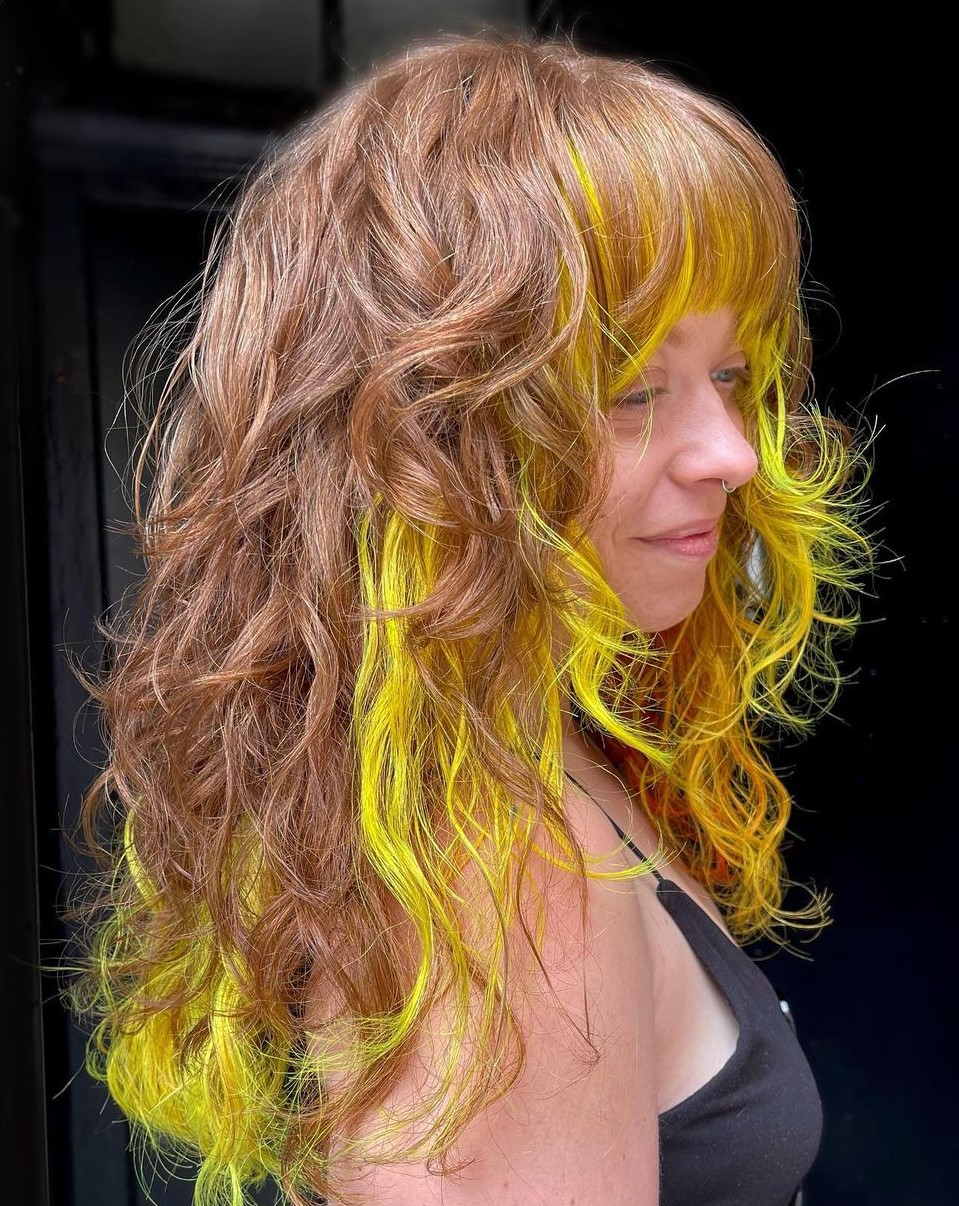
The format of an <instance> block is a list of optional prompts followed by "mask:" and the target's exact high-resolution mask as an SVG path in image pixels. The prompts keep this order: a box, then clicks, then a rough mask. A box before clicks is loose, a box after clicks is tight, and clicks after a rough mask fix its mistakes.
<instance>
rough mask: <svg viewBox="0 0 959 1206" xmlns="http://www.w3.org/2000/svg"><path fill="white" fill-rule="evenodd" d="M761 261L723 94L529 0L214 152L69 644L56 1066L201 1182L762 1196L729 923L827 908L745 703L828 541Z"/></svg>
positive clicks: (807, 633) (811, 674)
mask: <svg viewBox="0 0 959 1206" xmlns="http://www.w3.org/2000/svg"><path fill="white" fill-rule="evenodd" d="M800 271H801V247H800V238H799V222H798V216H797V208H796V204H795V201H794V199H793V197H792V195H791V194H790V190H789V187H788V185H787V183H786V181H785V179H784V176H783V173H782V171H781V169H780V167H779V166H778V165H777V163H776V161H775V159H774V157H773V156H772V155H771V153H770V152H769V151H768V150H767V149H766V148H765V147H764V145H763V144H762V142H761V141H760V140H759V138H758V137H757V136H756V135H755V134H754V133H753V132H752V131H751V130H750V129H749V128H748V127H747V126H746V125H745V124H744V123H743V122H742V121H741V120H740V119H739V118H737V117H736V116H735V115H733V114H732V113H731V112H729V111H728V110H727V109H726V108H725V107H723V106H722V105H721V104H719V103H718V102H716V101H714V100H712V99H709V98H706V97H704V96H702V95H699V94H698V93H696V92H695V91H693V90H691V89H690V88H689V87H687V86H685V85H684V84H681V83H679V82H678V81H676V80H675V79H672V78H670V77H669V76H667V75H666V74H664V73H662V72H660V71H658V70H656V69H654V68H652V67H649V66H641V65H637V64H633V63H628V62H624V61H619V60H615V59H611V58H605V57H601V56H595V55H590V54H585V53H581V52H578V51H577V50H575V49H574V48H573V47H571V46H570V45H568V44H565V43H548V42H539V43H538V42H534V41H523V40H511V39H508V38H465V39H446V40H441V41H438V42H435V43H432V44H428V45H423V46H421V47H418V48H415V49H413V50H412V51H410V52H409V53H407V54H404V55H402V56H398V57H396V58H395V59H393V60H390V61H388V62H386V63H384V64H383V65H382V66H381V67H380V68H379V69H377V70H376V71H375V72H373V73H372V74H371V75H370V76H369V77H368V78H367V79H365V80H362V81H360V82H359V83H358V84H357V85H356V86H354V87H353V88H352V89H351V90H349V91H348V92H346V93H344V94H343V95H342V96H341V97H339V98H338V99H337V100H336V101H335V103H333V104H332V105H330V106H329V107H327V108H326V109H325V110H323V111H322V112H321V113H319V114H318V115H317V116H316V117H315V118H314V119H312V120H311V121H309V122H307V123H306V124H305V125H304V126H303V127H302V128H300V129H298V130H297V131H295V132H294V133H293V135H292V136H291V137H290V138H289V139H288V140H287V142H286V144H285V145H284V146H283V147H282V148H280V150H279V151H278V152H277V153H276V154H275V155H274V156H273V157H272V159H271V160H270V162H268V163H267V164H265V165H264V166H263V168H262V169H261V170H260V172H259V173H258V174H257V175H256V176H255V177H254V178H253V179H252V180H251V182H250V183H249V185H248V187H247V188H246V190H245V191H244V194H243V196H242V197H241V199H240V201H239V203H238V205H237V207H236V209H235V211H234V213H233V214H232V215H231V218H230V220H229V222H228V224H227V225H226V226H225V227H224V228H223V230H222V231H221V237H220V239H219V240H218V242H217V245H216V247H215V250H214V252H213V254H212V256H211V262H210V266H209V270H208V273H207V276H206V279H205V283H204V289H203V294H202V300H201V303H200V306H199V309H198V313H197V315H196V322H195V326H194V327H193V328H192V331H191V335H190V339H189V343H188V346H187V347H186V349H185V351H183V352H182V354H181V355H180V357H179V359H178V361H177V364H176V367H175V369H174V370H173V372H172V373H171V375H170V377H169V380H168V382H167V386H166V389H165V390H164V392H163V397H162V399H161V405H160V408H159V412H158V417H157V421H156V425H155V427H154V431H153V435H154V436H155V437H156V439H155V444H156V448H157V457H156V465H155V477H154V480H153V482H152V486H151V492H150V503H149V508H148V510H147V511H146V513H145V515H143V516H142V517H140V518H139V520H138V522H139V529H140V532H141V538H142V547H143V552H144V555H145V557H146V560H147V573H146V576H145V579H144V581H143V584H142V586H141V588H140V590H139V593H138V595H137V597H136V599H135V600H134V601H133V604H132V606H131V607H130V608H128V610H127V614H126V617H125V619H124V622H123V626H122V630H121V631H118V632H116V633H115V634H114V636H115V654H114V658H113V661H112V664H111V667H110V670H109V672H108V673H107V674H106V676H105V677H104V679H103V681H102V682H100V683H99V684H95V685H92V686H91V690H92V691H93V693H94V695H95V696H96V698H97V699H98V700H99V702H100V704H101V706H102V709H103V715H104V720H105V724H106V730H107V733H108V736H109V759H108V762H107V765H106V768H105V770H104V772H103V774H102V775H101V777H100V778H99V779H98V781H97V782H96V783H95V784H94V786H93V788H92V789H91V792H90V794H89V797H88V801H87V820H88V825H89V831H90V834H91V835H93V834H94V833H96V832H102V826H103V824H104V820H105V818H107V817H109V818H110V819H112V820H113V821H115V822H116V825H117V833H118V835H119V836H118V840H117V843H116V844H115V852H114V854H113V856H112V857H111V859H110V861H109V871H110V876H109V882H108V887H107V889H106V890H105V893H104V896H103V899H102V901H101V907H102V909H103V910H104V912H103V914H102V915H100V914H98V915H97V917H96V920H95V924H94V928H93V937H92V939H91V958H90V973H89V976H88V977H87V979H86V981H85V983H84V986H83V990H82V991H81V992H80V993H79V999H78V1004H79V1005H80V1007H82V1008H84V1009H86V1010H89V1011H90V1012H91V1013H92V1014H93V1016H94V1017H95V1018H96V1019H97V1023H96V1028H95V1030H94V1035H93V1042H92V1044H91V1052H92V1058H91V1067H92V1069H93V1071H94V1073H95V1074H96V1075H98V1076H101V1077H103V1078H104V1079H105V1080H106V1083H107V1084H108V1085H109V1088H110V1090H111V1092H112V1093H113V1095H114V1096H115V1098H116V1100H117V1101H118V1102H119V1104H120V1105H121V1107H122V1108H123V1110H124V1111H125V1112H126V1113H127V1115H128V1116H129V1117H130V1119H131V1120H132V1122H133V1123H134V1124H135V1127H136V1130H137V1133H138V1134H139V1135H140V1136H142V1137H144V1138H145V1139H146V1140H149V1141H151V1142H155V1143H156V1144H157V1145H158V1146H160V1147H161V1148H162V1149H164V1150H168V1149H169V1148H170V1147H171V1146H172V1147H174V1148H182V1149H184V1150H185V1151H186V1152H188V1153H199V1159H200V1173H199V1177H198V1180H197V1189H196V1201H197V1202H198V1203H202V1204H203V1206H209V1204H212V1203H214V1202H216V1203H220V1202H224V1203H230V1206H239V1203H240V1202H241V1201H242V1200H243V1192H244V1187H245V1186H247V1185H249V1184H253V1183H256V1182H257V1181H258V1180H260V1179H262V1178H263V1177H264V1176H266V1175H271V1176H273V1177H274V1178H275V1179H276V1180H277V1182H278V1183H279V1184H281V1185H282V1186H283V1188H284V1190H285V1192H286V1194H287V1196H288V1199H289V1200H290V1201H291V1202H294V1203H306V1202H312V1201H315V1200H317V1198H320V1197H322V1198H327V1199H329V1200H330V1201H331V1202H336V1203H340V1202H356V1203H367V1202H369V1203H377V1206H383V1204H393V1203H396V1204H400V1203H402V1204H403V1206H421V1204H423V1206H425V1204H427V1203H438V1202H443V1203H447V1204H450V1206H458V1204H462V1206H472V1204H474V1203H486V1202H493V1201H495V1202H497V1203H500V1204H507V1203H523V1204H527V1203H539V1202H551V1203H554V1202H559V1201H562V1202H574V1201H575V1202H579V1203H597V1202H603V1203H604V1204H605V1206H626V1204H627V1203H628V1204H630V1206H652V1204H654V1203H661V1204H662V1206H668V1204H670V1203H678V1202H679V1203H685V1204H689V1203H697V1204H708V1203H716V1204H719V1203H724V1204H732V1203H736V1204H739V1203H741V1204H742V1206H747V1204H748V1206H767V1204H768V1206H781V1204H784V1203H786V1202H787V1201H790V1200H791V1199H792V1198H793V1197H794V1195H795V1193H796V1190H797V1186H798V1185H799V1183H800V1181H801V1179H802V1177H803V1175H804V1174H805V1172H806V1171H807V1169H808V1168H809V1166H810V1164H811V1163H812V1160H813V1159H814V1156H815V1153H816V1149H817V1145H818V1142H819V1133H820V1125H821V1117H820V1106H819V1099H818V1095H817V1093H816V1088H815V1084H814V1082H813V1079H812V1076H811V1073H810V1070H809V1067H808V1064H807V1063H806V1061H805V1059H804V1057H803V1055H802V1053H801V1051H800V1049H799V1047H798V1045H797V1043H796V1040H795V1036H794V1035H793V1033H792V1031H791V1029H790V1027H789V1025H788V1023H787V1021H786V1020H785V1018H784V1016H783V1013H782V1010H781V1008H780V1003H779V1002H778V1000H777V999H776V996H775V993H774V992H773V991H772V989H771V987H770V985H769V984H768V982H767V981H766V979H765V977H764V976H763V975H762V974H761V973H760V972H759V970H758V969H757V968H756V967H755V966H754V965H753V964H752V963H751V962H750V960H749V959H748V958H747V956H746V954H745V953H744V952H743V951H742V950H740V949H738V947H737V945H736V942H737V941H740V942H741V941H743V940H747V939H750V938H753V937H755V936H757V935H760V934H766V935H773V936H778V937H780V938H781V939H782V940H784V941H785V937H784V936H785V935H786V934H788V932H789V929H790V927H796V926H799V927H816V926H819V925H821V924H822V923H823V921H824V904H823V901H822V899H821V898H819V897H818V896H816V895H812V896H810V897H809V898H808V899H807V900H806V901H805V902H800V903H799V904H798V905H796V906H795V907H792V908H789V909H787V908H786V907H785V905H784V895H785V890H786V887H787V886H788V880H787V878H786V873H785V869H784V865H783V862H782V858H781V854H780V848H781V845H782V841H783V837H784V834H785V831H786V824H787V821H788V818H789V808H790V800H789V796H788V794H787V791H786V789H785V787H784V785H783V783H782V782H781V781H780V779H779V778H778V777H777V775H776V773H775V771H774V769H773V766H772V765H771V762H770V758H769V752H768V750H769V742H770V741H771V740H772V739H773V738H774V737H775V736H776V735H777V733H778V732H779V731H780V730H781V728H782V727H783V726H786V727H787V728H802V727H803V726H805V725H807V724H808V721H809V720H810V718H811V717H812V716H813V715H815V714H816V712H817V711H818V710H821V709H822V708H823V707H825V706H828V705H829V704H830V703H831V702H832V700H833V698H834V696H835V692H836V690H837V687H838V685H839V682H840V673H839V669H838V666H837V663H836V660H835V656H834V648H835V642H836V640H837V639H838V638H845V637H846V636H848V635H849V633H850V632H851V631H852V629H853V626H854V619H855V617H854V613H853V610H852V606H851V597H852V594H853V593H854V591H855V589H856V578H857V575H858V573H859V571H860V570H861V569H862V568H863V567H864V566H865V565H866V564H867V563H868V560H869V544H868V541H867V539H866V537H865V536H864V535H863V534H862V529H861V526H860V518H861V513H862V506H863V503H862V476H863V475H862V474H861V473H858V472H857V471H858V469H859V468H860V466H861V463H862V458H861V453H860V451H859V450H858V449H857V447H856V445H855V443H854V442H853V440H852V437H851V433H849V432H847V431H845V430H844V429H843V428H842V427H841V426H840V425H839V424H838V423H836V422H834V421H833V420H831V419H829V418H828V417H826V416H824V415H823V414H821V413H820V411H819V410H818V409H817V407H816V406H815V404H814V403H813V401H812V399H811V396H810V386H809V378H808V373H807V353H808V340H807V336H806V332H805V328H804V324H803V318H802V306H801V296H800V291H799V279H800ZM140 477H141V482H142V481H143V480H145V471H142V466H141V475H140Z"/></svg>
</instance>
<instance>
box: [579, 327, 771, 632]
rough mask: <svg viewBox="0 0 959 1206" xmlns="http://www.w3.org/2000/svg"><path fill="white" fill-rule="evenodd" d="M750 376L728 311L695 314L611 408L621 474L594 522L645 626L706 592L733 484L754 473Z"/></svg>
mask: <svg viewBox="0 0 959 1206" xmlns="http://www.w3.org/2000/svg"><path fill="white" fill-rule="evenodd" d="M747 374H748V367H747V365H746V360H745V356H744V355H743V352H742V349H741V348H740V347H739V345H738V343H737V341H736V320H735V315H734V314H733V313H732V311H731V310H729V309H721V310H715V311H711V312H710V313H708V314H688V315H686V317H685V318H683V319H681V320H680V321H679V322H678V323H677V324H676V325H675V326H674V327H673V328H672V330H671V331H670V333H669V335H667V337H666V339H665V340H664V341H663V343H662V344H661V345H660V347H659V348H658V349H657V350H656V352H655V353H654V355H653V356H652V357H651V359H650V363H649V366H648V368H647V370H646V372H645V373H644V374H643V380H642V382H638V383H637V385H636V388H635V389H634V390H629V391H627V393H626V394H624V395H623V397H622V398H621V399H620V401H619V403H618V404H617V405H616V406H615V407H614V409H613V411H612V412H611V418H612V423H613V430H614V433H615V447H614V450H613V476H612V481H611V483H610V488H609V491H608V493H607V495H606V499H605V502H604V505H603V508H602V511H601V514H600V517H599V519H597V520H596V522H595V523H594V524H593V526H592V528H591V529H590V536H591V537H592V539H593V542H594V544H595V545H596V549H597V551H598V553H599V555H600V557H601V558H602V561H603V565H604V566H605V569H606V576H607V579H608V581H609V583H610V585H611V586H612V587H613V589H614V590H615V591H616V593H617V594H618V595H619V597H620V598H621V599H622V601H623V603H624V604H625V606H626V608H627V610H628V612H629V613H630V615H631V617H632V619H633V620H634V622H635V623H636V625H637V627H638V628H640V629H642V630H643V631H646V632H657V631H662V630H663V629H665V628H669V627H672V625H674V624H678V623H679V622H680V621H681V620H684V619H685V618H686V617H687V616H688V615H689V614H690V612H692V611H693V609H694V608H695V607H696V605H697V604H698V603H699V602H700V600H701V599H702V596H703V591H704V589H705V583H706V567H707V565H708V562H709V559H710V556H711V554H712V551H714V544H715V540H714V539H713V542H712V545H711V544H710V538H709V536H708V532H709V530H710V529H715V528H716V526H717V525H718V524H719V523H721V519H722V513H723V510H724V508H725V506H726V497H727V496H726V492H725V490H724V489H723V482H725V483H726V485H727V488H731V489H735V488H737V487H739V486H741V485H743V484H744V483H745V482H747V481H749V479H750V478H751V477H752V476H753V474H754V473H755V472H756V469H757V465H758V463H757V459H756V453H755V451H754V449H753V448H752V446H751V445H750V443H749V441H748V440H747V439H746V437H745V435H744V424H743V417H742V414H741V412H740V410H739V406H738V404H737V398H736V390H737V387H738V386H739V385H740V384H741V382H742V380H743V379H744V378H745V376H746V375H747Z"/></svg>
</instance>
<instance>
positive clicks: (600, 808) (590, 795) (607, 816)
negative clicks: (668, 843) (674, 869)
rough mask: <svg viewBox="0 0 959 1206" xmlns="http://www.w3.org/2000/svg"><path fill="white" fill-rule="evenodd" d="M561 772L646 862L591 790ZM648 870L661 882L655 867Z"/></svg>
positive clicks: (641, 859)
mask: <svg viewBox="0 0 959 1206" xmlns="http://www.w3.org/2000/svg"><path fill="white" fill-rule="evenodd" d="M563 774H564V775H565V776H566V778H567V779H569V781H570V783H573V784H575V785H576V786H577V787H578V788H579V790H580V791H581V792H582V793H583V795H584V796H586V797H587V799H589V800H592V801H593V803H594V804H595V805H596V807H597V808H598V809H599V811H600V812H601V813H602V814H603V816H604V817H605V818H606V820H607V821H609V823H610V825H612V827H613V828H614V829H615V830H616V832H617V833H618V834H619V839H620V841H622V842H625V843H626V845H627V846H628V847H629V848H630V850H632V852H633V854H635V855H636V857H637V858H638V859H639V861H640V862H641V863H645V862H646V855H645V854H643V852H642V850H640V849H639V847H638V846H636V845H635V844H634V843H633V842H632V841H631V840H630V839H629V838H628V837H627V836H626V834H625V833H623V831H622V829H620V827H619V826H618V825H617V824H616V822H615V821H614V820H613V818H612V817H611V816H610V815H609V813H608V812H607V811H606V809H605V808H603V806H602V805H601V804H599V803H598V802H597V800H596V799H595V797H594V796H593V795H592V793H591V792H588V791H587V790H586V788H585V787H584V786H583V785H582V783H580V782H579V780H578V779H574V778H573V776H572V775H571V774H570V773H569V771H564V772H563ZM650 871H652V873H653V876H654V878H655V880H656V882H657V883H660V884H661V883H662V882H663V877H662V876H661V875H660V873H659V872H658V871H657V870H656V868H655V867H650Z"/></svg>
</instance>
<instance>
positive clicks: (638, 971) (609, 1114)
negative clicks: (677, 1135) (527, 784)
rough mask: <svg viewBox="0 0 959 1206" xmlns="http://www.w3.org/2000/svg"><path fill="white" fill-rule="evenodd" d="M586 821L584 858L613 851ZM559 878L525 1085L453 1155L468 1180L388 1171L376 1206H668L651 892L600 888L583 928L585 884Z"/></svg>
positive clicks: (606, 835) (382, 1172)
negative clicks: (662, 1186)
mask: <svg viewBox="0 0 959 1206" xmlns="http://www.w3.org/2000/svg"><path fill="white" fill-rule="evenodd" d="M580 822H581V823H582V825H583V827H584V832H583V833H582V834H578V835H577V836H579V837H580V839H581V840H583V841H584V845H585V846H586V849H587V850H589V849H593V850H595V849H597V846H596V843H597V842H598V843H599V845H600V847H602V844H603V843H606V849H607V850H609V849H610V848H611V847H612V845H613V844H614V842H615V839H613V840H612V841H611V840H610V835H611V830H610V829H609V827H608V824H607V825H605V828H604V829H602V828H599V826H598V823H597V822H596V821H595V820H593V819H590V818H588V817H581V818H580ZM594 826H595V827H596V831H595V832H594V833H591V832H590V829H591V828H592V827H594ZM577 827H578V826H577ZM593 839H595V842H594V840H593ZM609 865H612V864H609ZM559 874H560V873H554V874H553V875H552V876H551V883H550V885H549V890H548V893H547V904H548V908H547V912H546V926H545V933H544V937H543V946H542V956H543V963H544V966H545V968H546V970H547V972H548V974H549V979H550V983H551V990H548V989H546V988H545V985H544V984H543V983H542V981H541V985H540V989H539V990H538V991H536V992H535V993H530V994H529V995H528V997H527V999H526V1004H525V1008H524V1012H523V1013H522V1014H521V1016H520V1018H519V1020H520V1023H521V1025H522V1028H523V1032H524V1036H525V1039H526V1062H525V1065H524V1069H523V1072H522V1074H521V1076H520V1078H519V1079H518V1081H517V1082H516V1083H515V1084H514V1085H513V1087H512V1088H511V1089H510V1090H509V1092H508V1093H507V1094H506V1095H505V1096H504V1097H503V1098H502V1099H501V1100H500V1101H498V1102H496V1103H495V1104H494V1105H492V1106H490V1107H489V1108H488V1109H487V1110H485V1111H484V1112H483V1113H482V1114H481V1115H479V1116H478V1117H477V1118H476V1119H474V1120H473V1122H472V1123H471V1124H470V1126H469V1127H468V1128H467V1130H466V1132H465V1133H464V1135H463V1137H462V1139H461V1141H460V1142H459V1143H458V1144H457V1146H456V1149H455V1151H454V1153H453V1154H454V1157H455V1163H456V1164H457V1166H459V1165H460V1162H461V1161H462V1167H461V1171H459V1172H457V1173H452V1174H449V1175H447V1176H438V1175H428V1174H426V1173H425V1171H424V1170H422V1169H412V1168H403V1167H400V1166H392V1167H389V1168H380V1169H377V1170H375V1172H373V1173H372V1176H371V1183H370V1189H371V1191H372V1192H371V1194H370V1200H371V1202H376V1203H377V1204H378V1206H379V1203H390V1204H391V1206H392V1203H394V1202H395V1203H397V1204H398V1203H403V1206H434V1204H437V1203H442V1204H443V1206H481V1204H483V1206H485V1204H486V1203H494V1202H495V1203H496V1206H539V1204H540V1203H543V1204H544V1206H545V1204H547V1203H548V1204H549V1206H573V1204H574V1203H576V1204H580V1206H587V1204H589V1206H592V1204H594V1203H598V1204H601V1206H656V1204H657V1203H658V1200H659V1135H658V1119H657V1113H656V1085H655V1058H654V1037H653V973H652V966H653V958H652V952H651V951H650V949H649V944H648V941H647V936H646V932H645V926H644V925H643V920H642V907H641V900H642V899H644V898H646V897H647V895H648V893H647V891H646V887H647V886H646V885H637V884H636V883H635V881H633V880H625V881H619V882H616V881H602V880H595V879H592V880H589V881H588V883H587V910H586V914H587V918H586V926H585V929H584V924H583V914H582V909H581V903H580V901H581V898H580V895H579V887H578V884H577V883H576V881H575V880H574V879H573V878H572V877H571V876H570V877H568V883H567V884H566V885H563V884H559V885H557V882H556V881H557V879H558V876H559ZM649 887H651V885H649ZM653 907H658V905H657V904H656V903H655V901H653ZM583 1034H588V1035H589V1038H590V1040H591V1043H592V1047H591V1046H590V1044H589V1043H587V1042H586V1041H585V1040H584V1038H583V1037H582V1036H583Z"/></svg>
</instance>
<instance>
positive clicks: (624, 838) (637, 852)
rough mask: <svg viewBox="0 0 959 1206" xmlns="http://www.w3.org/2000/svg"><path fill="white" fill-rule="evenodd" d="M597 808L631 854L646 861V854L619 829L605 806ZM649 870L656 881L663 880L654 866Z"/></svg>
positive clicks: (660, 881)
mask: <svg viewBox="0 0 959 1206" xmlns="http://www.w3.org/2000/svg"><path fill="white" fill-rule="evenodd" d="M597 807H599V805H597ZM599 810H600V812H601V813H602V814H603V816H604V817H605V818H606V820H607V821H609V823H610V825H612V827H613V828H614V829H615V830H616V832H617V833H618V834H619V836H620V839H621V840H622V841H624V842H625V843H626V845H627V846H628V847H629V848H630V850H632V852H633V854H635V855H636V857H637V858H638V859H639V861H640V862H642V863H644V862H645V861H646V855H645V854H643V852H642V850H640V849H639V847H638V846H636V845H635V843H634V842H633V841H632V840H631V839H630V838H628V837H627V836H626V834H625V833H623V831H622V829H620V827H619V826H618V825H617V824H616V822H615V821H614V820H613V818H612V817H611V816H610V815H609V813H608V812H607V811H606V809H605V808H601V807H600V808H599ZM650 871H651V872H652V873H653V877H654V878H655V880H656V882H657V883H662V882H663V877H662V876H661V875H660V873H659V872H658V871H657V870H656V868H655V867H650Z"/></svg>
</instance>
